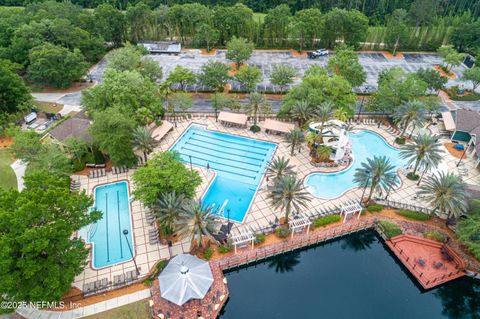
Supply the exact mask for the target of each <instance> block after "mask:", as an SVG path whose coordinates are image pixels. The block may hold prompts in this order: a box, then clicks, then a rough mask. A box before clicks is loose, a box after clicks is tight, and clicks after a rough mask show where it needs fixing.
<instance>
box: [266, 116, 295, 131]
mask: <svg viewBox="0 0 480 319" xmlns="http://www.w3.org/2000/svg"><path fill="white" fill-rule="evenodd" d="M263 128H264V130H265V131H266V132H274V133H289V132H290V131H291V130H293V129H294V128H295V124H292V123H285V122H280V121H276V120H272V119H266V120H265V123H263Z"/></svg>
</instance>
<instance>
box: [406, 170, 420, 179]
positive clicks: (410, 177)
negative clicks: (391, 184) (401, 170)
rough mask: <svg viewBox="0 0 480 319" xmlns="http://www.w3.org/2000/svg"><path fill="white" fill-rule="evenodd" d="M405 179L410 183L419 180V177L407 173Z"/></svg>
mask: <svg viewBox="0 0 480 319" xmlns="http://www.w3.org/2000/svg"><path fill="white" fill-rule="evenodd" d="M407 178H408V179H409V180H411V181H418V179H419V178H420V176H418V175H417V174H413V173H411V172H410V173H408V174H407Z"/></svg>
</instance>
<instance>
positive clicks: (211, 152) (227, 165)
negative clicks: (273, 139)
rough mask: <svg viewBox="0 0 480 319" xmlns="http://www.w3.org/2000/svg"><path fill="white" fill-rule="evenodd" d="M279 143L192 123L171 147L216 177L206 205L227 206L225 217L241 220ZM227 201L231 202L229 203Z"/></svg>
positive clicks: (208, 191) (184, 160)
mask: <svg viewBox="0 0 480 319" xmlns="http://www.w3.org/2000/svg"><path fill="white" fill-rule="evenodd" d="M275 148H276V145H275V144H273V143H269V142H264V141H260V140H255V139H249V138H245V137H240V136H235V135H229V134H224V133H219V132H214V131H210V130H207V129H206V128H205V127H204V126H200V125H192V126H190V127H189V128H188V130H187V131H186V132H185V133H184V134H183V135H182V137H181V138H180V139H179V140H178V141H177V143H175V145H174V146H173V147H172V148H171V150H172V151H177V152H178V153H180V156H181V159H182V161H183V162H184V163H186V164H187V165H188V164H189V163H190V156H191V161H192V164H193V165H196V166H202V167H207V164H208V165H209V166H210V169H213V170H214V171H215V172H216V177H215V179H214V180H213V181H212V183H211V185H210V187H209V188H208V190H207V191H206V193H205V195H204V196H203V199H202V202H203V204H204V205H206V206H211V205H214V209H219V208H221V207H224V209H223V212H224V215H223V216H224V217H227V215H226V212H227V211H228V210H230V219H231V220H234V221H237V222H242V221H243V219H244V217H245V215H246V213H247V211H248V209H249V207H250V204H251V202H252V200H253V197H254V196H255V192H256V191H257V188H258V186H259V184H260V181H261V180H262V176H263V173H264V172H265V169H266V168H267V166H268V163H269V162H270V159H271V158H272V155H273V153H274V152H275ZM227 201H228V202H227Z"/></svg>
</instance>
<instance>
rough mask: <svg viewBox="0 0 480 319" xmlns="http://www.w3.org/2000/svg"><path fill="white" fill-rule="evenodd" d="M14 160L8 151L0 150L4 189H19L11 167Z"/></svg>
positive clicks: (0, 179)
mask: <svg viewBox="0 0 480 319" xmlns="http://www.w3.org/2000/svg"><path fill="white" fill-rule="evenodd" d="M12 162H13V160H12V157H11V156H10V153H9V152H8V150H6V149H0V176H1V177H2V178H0V187H1V188H3V189H9V188H12V187H13V188H15V189H16V188H17V177H16V176H15V172H14V171H13V169H12V168H11V167H10V164H12Z"/></svg>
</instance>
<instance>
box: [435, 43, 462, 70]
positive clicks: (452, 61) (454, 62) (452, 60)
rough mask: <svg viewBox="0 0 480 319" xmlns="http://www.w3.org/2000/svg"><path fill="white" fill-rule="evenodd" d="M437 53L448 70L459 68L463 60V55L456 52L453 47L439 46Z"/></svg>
mask: <svg viewBox="0 0 480 319" xmlns="http://www.w3.org/2000/svg"><path fill="white" fill-rule="evenodd" d="M437 53H438V54H439V55H440V57H442V59H443V61H444V63H445V67H446V68H447V69H449V70H450V69H451V68H452V67H456V66H459V65H460V64H461V63H462V61H463V59H464V58H465V54H463V53H459V52H457V50H455V48H454V47H453V45H444V46H441V47H440V48H438V50H437Z"/></svg>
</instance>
